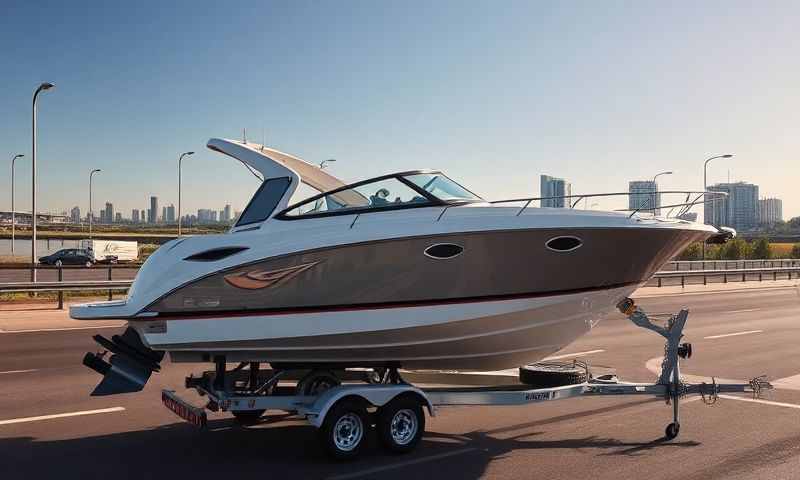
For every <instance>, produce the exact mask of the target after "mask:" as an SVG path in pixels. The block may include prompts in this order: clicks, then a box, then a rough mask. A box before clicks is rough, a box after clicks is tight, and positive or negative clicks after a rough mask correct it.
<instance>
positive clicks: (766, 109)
mask: <svg viewBox="0 0 800 480" xmlns="http://www.w3.org/2000/svg"><path fill="white" fill-rule="evenodd" d="M343 10H346V13H347V21H342V22H330V21H328V19H329V18H339V16H340V15H342V14H343ZM687 10H690V11H691V15H687ZM145 12H147V13H145ZM223 12H224V15H225V18H226V19H227V20H228V21H226V22H225V23H224V24H218V23H217V22H215V21H214V20H215V19H216V18H218V17H219V16H220V15H222V14H223ZM153 13H156V14H153ZM798 13H800V6H798V5H786V6H784V7H783V8H778V7H775V6H773V7H771V8H760V9H753V8H752V7H751V6H750V5H749V4H747V3H746V2H741V3H737V2H729V3H726V4H725V8H724V12H723V13H722V14H721V13H720V9H719V8H718V6H716V5H714V4H713V3H706V4H700V5H692V6H691V7H690V6H688V5H685V4H684V5H652V4H650V5H628V4H621V3H619V4H608V5H595V4H592V3H591V2H587V3H580V2H578V3H575V4H570V5H542V4H535V3H513V2H512V3H509V4H505V5H500V6H496V7H494V8H492V9H487V8H486V7H485V5H482V4H480V3H471V2H447V1H443V2H436V4H430V5H429V4H420V8H408V7H407V6H401V5H394V6H386V5H380V6H379V5H369V4H358V5H352V6H350V7H348V8H343V7H342V6H340V5H325V4H320V5H314V7H313V8H308V5H305V6H303V4H291V5H265V4H262V3H258V2H253V3H248V2H243V3H242V4H240V5H239V6H238V7H237V8H236V9H230V8H224V7H223V6H221V5H215V4H214V3H211V2H207V3H203V2H199V3H198V4H197V5H196V7H195V8H192V9H185V8H182V7H180V6H177V5H161V4H156V3H153V4H152V5H151V8H150V9H148V8H142V9H137V8H133V7H130V8H128V7H125V6H120V5H105V4H98V5H93V6H88V5H84V6H82V5H60V4H54V5H50V6H48V7H47V8H44V7H40V6H37V5H33V4H28V3H11V4H9V5H8V6H7V8H6V9H5V10H4V15H3V16H2V18H0V39H2V43H1V44H2V45H7V46H10V47H9V48H6V49H4V54H5V57H6V63H7V64H8V65H13V66H14V68H13V69H9V70H10V71H9V72H8V74H7V75H4V77H3V79H2V82H3V87H4V88H3V89H0V105H3V111H4V115H3V116H2V118H0V155H6V157H7V159H8V160H10V158H11V155H13V154H16V153H23V154H26V157H25V158H23V159H20V160H19V161H18V162H17V170H16V180H17V195H16V200H17V206H18V209H19V210H30V197H31V195H30V183H31V178H30V151H29V150H30V133H31V132H30V100H31V94H32V92H33V90H34V89H35V87H36V86H37V85H38V84H39V83H40V82H42V81H52V82H53V83H55V84H56V88H55V89H53V90H52V91H49V92H48V93H47V94H46V95H44V96H43V97H42V98H40V102H39V159H38V163H39V196H38V205H39V206H40V208H39V210H40V211H63V209H64V208H65V207H66V208H71V206H73V205H79V206H80V207H81V210H83V211H86V210H87V209H88V200H84V199H88V193H87V192H86V189H87V180H88V178H87V177H88V173H89V171H90V170H92V169H94V168H101V169H103V172H101V173H99V174H98V175H95V178H94V188H95V192H94V193H95V196H96V198H98V199H111V198H112V197H114V196H115V195H119V197H118V198H115V199H114V200H112V202H113V203H115V207H116V209H117V210H118V211H121V212H129V211H130V210H131V209H133V208H137V209H141V207H142V206H143V202H142V201H141V200H138V199H139V198H140V196H141V195H142V194H141V192H142V191H143V190H144V191H145V192H147V191H152V192H162V194H163V193H165V192H173V193H171V194H170V196H171V197H172V201H173V202H174V201H176V199H177V160H178V156H179V155H180V153H181V152H185V151H187V150H193V151H195V152H196V154H195V155H193V156H191V157H188V158H186V159H184V162H183V196H182V206H183V209H184V210H185V211H190V210H197V209H198V208H205V207H206V206H207V204H209V203H210V202H209V200H212V199H213V203H215V204H220V203H222V202H230V203H231V204H232V205H237V206H243V205H244V204H245V203H246V202H247V200H248V199H249V197H250V196H251V195H252V193H253V192H254V190H255V189H256V188H257V186H258V183H257V181H256V180H255V179H254V178H253V176H252V175H251V174H250V172H248V171H247V170H246V169H245V168H243V167H242V166H241V165H240V164H238V163H237V162H235V161H234V160H232V159H230V158H227V157H224V156H222V155H219V154H217V153H214V152H211V151H208V150H207V149H206V148H205V147H204V145H205V142H206V141H207V140H208V139H209V138H211V137H228V138H241V137H242V131H243V129H245V128H246V129H247V131H248V137H250V140H252V141H256V142H261V141H262V139H263V138H265V137H266V139H267V143H268V144H269V145H272V146H275V147H276V148H278V149H280V150H283V151H286V152H289V153H293V154H296V155H298V156H300V157H301V158H304V159H306V160H308V161H309V162H311V163H318V162H319V161H321V160H323V159H327V158H336V159H338V162H337V163H335V164H331V165H329V167H328V168H329V170H330V171H331V172H332V173H333V174H334V175H336V176H338V177H340V178H342V179H343V180H344V181H346V182H350V181H356V180H359V179H363V178H368V177H371V176H376V175H380V174H384V173H387V172H393V171H402V170H408V169H412V168H440V169H442V170H444V171H445V172H447V173H448V175H450V176H451V177H453V178H454V179H456V180H457V181H459V182H461V183H463V184H464V185H465V186H467V187H468V188H470V189H472V190H474V191H475V192H476V193H478V194H480V195H482V196H484V197H486V198H488V199H499V198H511V197H518V196H530V195H535V190H534V189H532V188H531V179H532V178H535V175H536V173H537V172H539V171H550V172H556V171H557V172H558V174H559V175H560V176H563V177H564V178H569V179H571V181H572V182H573V184H575V185H580V186H581V188H580V193H596V192H609V191H625V190H626V182H627V179H628V178H652V175H653V174H654V173H655V172H658V171H661V170H664V169H670V170H673V171H674V172H675V173H674V174H673V175H672V176H670V177H669V178H668V179H663V183H664V184H665V185H666V186H669V187H674V188H675V189H692V190H699V189H701V188H702V181H703V160H704V159H706V158H708V157H709V156H711V155H716V154H723V153H734V154H735V157H734V158H731V159H725V160H718V161H715V162H714V163H712V164H710V165H709V171H708V180H709V182H708V183H709V184H715V183H719V182H721V181H724V179H725V178H726V177H727V174H728V172H729V171H730V172H731V173H732V177H733V180H736V179H747V180H748V181H752V182H755V183H758V184H759V185H760V188H761V191H762V194H764V195H767V196H778V197H781V198H782V199H783V212H784V216H785V217H787V218H791V217H794V216H798V215H800V192H799V191H797V190H796V189H794V188H793V187H792V180H793V179H794V178H797V176H798V174H800V166H798V162H797V161H796V159H795V158H794V157H795V156H796V152H797V151H798V150H800V145H798V142H799V140H797V136H796V135H794V130H795V129H796V127H795V124H796V122H795V121H794V120H793V119H794V117H795V116H796V115H795V113H794V112H796V111H798V109H800V99H798V98H797V96H795V95H793V94H792V93H791V92H793V91H794V89H795V87H794V85H796V84H797V82H798V80H800V68H798V67H797V65H795V64H794V63H792V62H785V58H790V57H791V55H792V53H793V52H794V51H796V50H797V48H798V46H800V39H798V37H797V36H796V34H795V28H794V24H793V22H792V21H791V19H792V18H796V15H797V14H798ZM420 15H423V16H424V18H425V19H426V21H425V22H419V21H417V20H418V19H419V16H420ZM252 18H264V19H275V21H274V25H273V26H272V28H270V29H268V30H267V29H264V28H262V27H261V25H259V24H258V23H257V22H252V21H251V19H252ZM599 18H601V19H603V21H602V22H600V21H598V19H599ZM687 18H691V19H692V21H690V22H687V20H686V19H687ZM389 19H391V21H390V20H389ZM297 22H301V23H302V24H304V25H306V26H307V27H308V28H305V29H300V30H298V29H296V28H293V25H295V23H297ZM43 23H44V24H48V25H50V27H49V28H48V29H47V30H44V31H41V32H40V34H38V35H35V36H33V37H30V38H29V36H26V35H25V33H26V32H30V31H37V28H38V27H37V26H38V25H41V24H43ZM454 23H461V24H473V23H477V24H480V25H481V28H479V29H466V30H463V31H459V33H458V34H457V36H455V35H456V34H455V33H453V32H452V29H448V28H447V27H448V26H449V25H452V24H454ZM210 24H214V25H215V27H214V29H209V28H207V26H208V25H210ZM609 24H613V25H616V26H619V28H613V29H608V28H605V27H604V25H609ZM87 25H93V26H94V27H88V28H87ZM101 25H102V26H104V27H107V28H100V26H101ZM501 26H502V27H501ZM565 29H567V30H566V31H568V32H569V34H568V35H565ZM308 30H310V31H313V32H314V33H313V34H312V35H309V34H308ZM675 32H680V34H675ZM731 32H736V34H735V35H731ZM276 38H278V39H280V41H275V39H276ZM487 39H489V40H487ZM53 45H58V47H59V48H53ZM587 50H588V51H590V52H591V54H587ZM765 50H766V51H770V52H772V54H771V55H763V54H762V52H763V51H765ZM297 52H303V54H302V55H298V54H297ZM622 53H624V55H622ZM86 58H97V59H102V61H97V62H94V61H93V62H87V61H86ZM253 58H260V59H264V61H263V62H253V61H252V59H253ZM220 62H222V63H220ZM743 64H744V65H746V68H742V66H743ZM477 65H480V68H477ZM230 72H235V75H231V73H230ZM586 78H591V79H592V81H591V82H586V80H585V79H586ZM189 79H191V80H189ZM398 126H402V127H401V128H398ZM8 160H7V161H8ZM7 161H5V162H4V164H5V166H4V167H2V168H5V169H6V170H4V171H8V168H9V166H8V165H7V164H6V162H7ZM767 165H768V166H769V168H768V169H767V168H765V166H767ZM620 172H624V175H620ZM8 189H9V184H8V183H7V182H3V183H2V185H0V209H4V210H9V209H10V195H8ZM573 193H578V192H573ZM165 198H166V197H165ZM78 200H80V201H78ZM176 204H177V203H176ZM99 207H100V204H99V203H98V204H97V205H95V207H94V208H95V210H96V211H99Z"/></svg>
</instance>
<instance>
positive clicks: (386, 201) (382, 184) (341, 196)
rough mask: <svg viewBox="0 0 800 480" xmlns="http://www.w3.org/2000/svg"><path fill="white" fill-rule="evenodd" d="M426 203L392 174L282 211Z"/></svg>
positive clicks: (297, 213)
mask: <svg viewBox="0 0 800 480" xmlns="http://www.w3.org/2000/svg"><path fill="white" fill-rule="evenodd" d="M427 203H431V202H430V200H429V199H427V198H426V197H424V196H423V195H422V194H421V193H420V192H417V191H416V190H414V189H413V188H411V187H410V186H409V185H407V184H405V183H403V182H402V181H400V180H399V179H397V178H394V177H392V178H384V179H381V180H376V181H374V182H369V183H364V184H361V185H358V186H354V187H348V188H345V189H342V190H337V191H334V192H330V193H327V194H323V195H318V196H316V197H312V198H311V199H309V200H307V201H305V202H302V203H300V204H299V205H297V206H295V207H294V208H292V209H290V210H288V211H287V212H286V215H287V216H290V217H296V216H300V215H314V214H323V213H333V212H339V211H342V212H344V211H347V210H353V209H377V208H383V207H401V206H409V205H424V204H427Z"/></svg>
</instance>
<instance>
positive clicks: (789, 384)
mask: <svg viewBox="0 0 800 480" xmlns="http://www.w3.org/2000/svg"><path fill="white" fill-rule="evenodd" d="M770 383H771V384H772V386H773V387H775V388H784V389H786V390H800V375H792V376H791V377H785V378H779V379H778V380H775V381H774V382H770Z"/></svg>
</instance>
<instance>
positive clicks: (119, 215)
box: [114, 212, 122, 223]
mask: <svg viewBox="0 0 800 480" xmlns="http://www.w3.org/2000/svg"><path fill="white" fill-rule="evenodd" d="M114 223H122V213H120V212H117V213H115V214H114Z"/></svg>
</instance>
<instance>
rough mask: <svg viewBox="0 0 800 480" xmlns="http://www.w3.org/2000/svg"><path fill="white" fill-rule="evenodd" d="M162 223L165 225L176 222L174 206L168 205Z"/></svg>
mask: <svg viewBox="0 0 800 480" xmlns="http://www.w3.org/2000/svg"><path fill="white" fill-rule="evenodd" d="M164 221H165V222H166V223H175V222H176V220H175V205H173V204H171V203H170V204H169V207H167V214H166V219H165V220H164Z"/></svg>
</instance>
